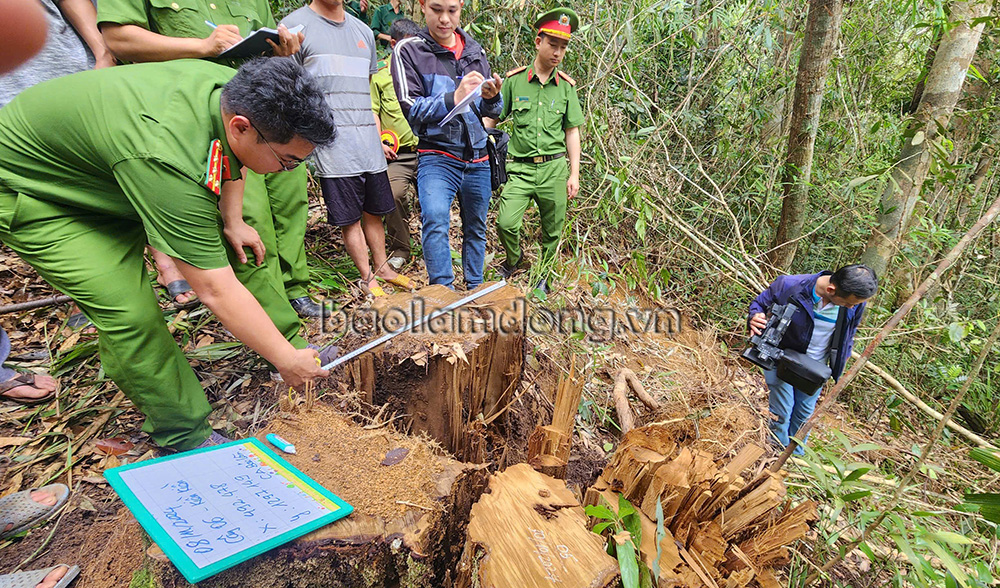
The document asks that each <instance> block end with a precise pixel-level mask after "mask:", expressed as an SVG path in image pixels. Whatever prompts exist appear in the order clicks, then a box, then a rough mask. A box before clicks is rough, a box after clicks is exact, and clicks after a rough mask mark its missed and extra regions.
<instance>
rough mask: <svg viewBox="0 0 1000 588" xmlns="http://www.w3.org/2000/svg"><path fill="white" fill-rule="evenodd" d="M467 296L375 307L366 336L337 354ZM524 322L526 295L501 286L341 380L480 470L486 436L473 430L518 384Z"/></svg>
mask: <svg viewBox="0 0 1000 588" xmlns="http://www.w3.org/2000/svg"><path fill="white" fill-rule="evenodd" d="M484 286H485V285H484ZM465 296H467V294H463V293H458V292H453V291H451V290H449V289H448V288H445V287H444V286H437V285H436V286H428V287H426V288H423V289H421V290H418V291H417V292H415V293H409V292H405V293H397V294H393V295H391V296H388V297H386V298H383V299H379V300H377V301H376V302H375V304H373V305H372V307H371V308H370V309H367V310H366V311H364V312H366V313H368V314H369V316H366V317H364V319H363V320H362V321H360V322H363V323H365V324H369V325H372V327H373V328H372V330H371V332H369V333H365V336H364V337H361V336H350V337H348V338H346V339H345V343H344V344H343V345H342V346H343V347H345V348H351V347H355V346H360V345H361V344H363V343H364V342H365V341H368V340H372V339H374V338H376V337H378V336H381V335H382V334H384V333H385V332H389V331H391V330H393V329H395V328H399V327H400V326H402V325H404V324H406V323H407V322H408V321H412V320H413V319H414V318H415V317H416V318H417V319H419V318H420V317H422V316H426V315H428V314H430V313H432V312H433V311H435V310H437V309H439V308H442V307H444V306H447V305H448V304H451V303H452V302H455V301H457V300H459V299H461V298H463V297H465ZM525 315H526V306H525V300H524V295H523V294H522V293H521V292H520V291H519V290H517V289H516V288H513V287H511V286H506V287H504V288H501V289H499V290H497V291H495V292H492V293H490V294H488V295H487V296H484V297H483V298H480V299H478V300H476V301H475V302H473V303H472V304H469V305H466V306H464V307H461V308H459V309H456V310H454V311H452V312H451V313H448V314H445V315H443V316H441V317H438V318H436V319H434V320H432V321H430V322H429V323H428V324H426V325H424V326H422V327H418V328H416V329H413V330H411V331H409V332H407V333H403V334H401V335H399V336H397V337H395V338H394V339H392V340H390V341H388V342H386V343H385V344H383V345H381V346H379V347H377V348H375V349H374V350H372V352H371V353H367V354H365V355H363V356H361V357H359V358H357V359H356V360H354V361H352V362H349V363H348V364H346V365H345V372H346V373H347V375H348V378H349V379H350V380H352V381H353V382H354V385H355V387H356V388H357V389H358V390H361V391H362V392H364V393H365V394H366V395H370V401H371V402H372V403H373V404H385V403H388V404H389V405H390V406H392V407H393V408H396V409H398V410H399V411H400V412H402V413H405V414H408V415H410V419H411V424H412V430H413V432H415V433H419V432H423V433H427V434H428V435H430V436H431V437H432V438H433V439H435V440H437V441H438V442H439V443H441V445H442V446H443V447H444V448H445V449H447V450H448V451H450V452H451V453H452V454H454V455H455V456H456V457H457V458H458V459H461V460H464V461H471V462H480V461H482V460H483V459H484V458H485V452H484V451H483V450H482V446H483V443H482V431H483V428H482V427H477V426H475V424H474V423H475V421H477V420H481V421H483V422H489V421H490V417H492V416H494V415H496V414H497V413H499V412H501V411H503V410H504V409H505V408H506V406H507V404H508V403H509V401H510V398H511V395H512V393H513V392H514V391H515V390H516V388H517V384H518V382H520V380H521V372H522V369H523V365H524V327H523V325H524V319H525ZM355 320H356V322H357V321H358V319H357V317H356V318H355Z"/></svg>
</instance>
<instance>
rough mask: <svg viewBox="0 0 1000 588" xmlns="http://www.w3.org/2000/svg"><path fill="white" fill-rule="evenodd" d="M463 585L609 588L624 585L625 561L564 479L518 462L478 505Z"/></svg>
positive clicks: (462, 565)
mask: <svg viewBox="0 0 1000 588" xmlns="http://www.w3.org/2000/svg"><path fill="white" fill-rule="evenodd" d="M456 585H457V586H459V587H460V588H514V587H517V588H521V587H524V588H536V587H539V588H540V587H544V586H565V587H566V588H604V587H611V586H617V585H618V562H617V561H616V560H615V559H614V558H612V557H611V556H610V555H608V554H607V552H606V551H605V543H604V540H603V539H602V538H601V537H600V536H598V535H596V534H594V533H591V532H590V531H589V530H588V528H587V515H586V514H584V512H583V507H582V506H581V505H580V502H579V501H578V500H577V499H576V498H575V497H574V496H573V493H572V492H570V491H569V490H568V489H567V488H566V485H565V483H563V482H562V480H556V479H554V478H551V477H549V476H546V475H544V474H541V473H539V472H536V471H535V470H533V469H531V467H530V466H528V465H527V464H518V465H515V466H512V467H510V468H507V469H506V470H504V471H503V472H501V473H499V474H496V475H495V476H492V477H491V478H490V482H489V491H488V493H486V494H483V496H482V498H481V499H480V500H479V502H477V503H476V504H475V505H473V507H472V514H471V518H470V520H469V533H468V542H467V543H466V545H465V551H464V552H463V553H462V560H461V563H460V564H459V568H458V581H457V583H456Z"/></svg>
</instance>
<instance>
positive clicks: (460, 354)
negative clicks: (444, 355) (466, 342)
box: [451, 343, 469, 363]
mask: <svg viewBox="0 0 1000 588" xmlns="http://www.w3.org/2000/svg"><path fill="white" fill-rule="evenodd" d="M451 348H452V349H454V350H455V355H457V356H458V358H459V359H461V360H462V361H464V362H465V363H469V358H468V357H466V356H465V351H463V350H462V344H461V343H452V344H451Z"/></svg>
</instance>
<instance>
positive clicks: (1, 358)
mask: <svg viewBox="0 0 1000 588" xmlns="http://www.w3.org/2000/svg"><path fill="white" fill-rule="evenodd" d="M8 357H10V337H8V336H7V331H5V330H3V329H0V382H6V381H7V380H9V379H11V378H13V377H14V376H16V375H17V372H15V371H14V370H12V369H10V368H5V367H3V362H5V361H7V358H8Z"/></svg>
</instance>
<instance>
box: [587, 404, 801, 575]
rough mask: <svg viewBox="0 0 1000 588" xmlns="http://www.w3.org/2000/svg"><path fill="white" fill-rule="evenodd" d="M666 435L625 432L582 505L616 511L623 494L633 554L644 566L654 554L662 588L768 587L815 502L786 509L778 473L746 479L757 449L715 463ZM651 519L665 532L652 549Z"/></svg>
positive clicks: (655, 430) (655, 429)
mask: <svg viewBox="0 0 1000 588" xmlns="http://www.w3.org/2000/svg"><path fill="white" fill-rule="evenodd" d="M671 437H672V434H671V430H670V429H669V428H667V427H666V426H665V425H655V424H654V425H648V426H646V427H642V428H639V429H635V430H633V431H631V432H630V433H628V434H627V435H626V436H625V437H624V439H623V440H622V443H621V445H620V446H619V448H618V451H616V453H615V455H614V457H613V458H612V460H611V461H610V462H609V463H608V465H607V467H606V468H605V469H604V472H603V473H602V474H601V476H600V478H598V480H597V483H595V484H594V486H592V487H591V488H589V489H588V490H587V494H586V497H585V499H584V503H585V504H588V505H590V504H605V506H607V507H609V508H611V509H613V510H615V511H616V512H617V509H618V496H619V495H622V496H624V497H625V498H626V499H628V500H629V502H631V503H632V505H633V506H635V507H636V508H637V509H638V510H639V516H640V521H641V524H642V537H641V546H640V552H641V555H642V558H643V561H644V562H645V563H646V565H647V566H649V567H650V569H652V565H653V561H654V560H655V559H656V557H657V552H658V551H659V552H660V553H661V555H660V556H659V557H660V562H659V566H660V576H659V580H660V585H661V586H675V587H678V588H684V587H690V588H695V587H700V586H715V587H723V586H725V587H736V586H748V585H750V584H751V582H754V581H755V582H757V583H758V584H761V585H763V584H764V583H766V582H768V581H769V579H770V577H771V576H770V575H769V570H770V569H771V568H774V567H776V566H780V565H784V564H786V563H788V561H789V558H788V551H787V549H785V546H786V545H789V544H791V543H793V542H795V541H797V540H799V539H801V538H802V537H805V535H806V533H807V532H808V531H809V524H810V523H811V522H812V521H815V520H816V519H817V518H818V517H817V512H816V503H815V502H812V501H806V502H803V503H801V504H799V505H798V506H796V507H794V508H792V506H791V505H790V504H789V503H788V502H787V501H786V500H785V486H784V483H783V481H782V478H783V476H782V475H781V474H772V473H771V472H766V471H765V472H762V473H761V474H760V475H757V476H753V475H752V474H751V473H750V472H751V471H752V466H754V465H755V464H756V463H757V462H758V460H759V459H760V458H761V456H762V455H763V454H764V450H763V449H761V448H760V447H756V446H753V445H747V446H745V447H743V448H742V449H741V450H740V451H739V453H737V455H736V456H735V457H733V458H732V459H730V460H728V461H727V460H719V461H716V460H715V459H714V458H713V456H712V455H710V454H708V453H705V452H701V451H692V450H691V449H690V448H688V447H685V446H681V445H678V443H676V442H674V441H673V440H672V438H671ZM744 475H746V476H748V477H752V478H753V479H752V481H750V482H746V481H745V479H744V478H743V476H744ZM657 510H659V511H660V512H659V513H657ZM658 514H659V516H662V520H663V528H664V533H665V534H664V537H663V539H662V540H661V541H660V544H659V546H657V544H656V535H657V518H658Z"/></svg>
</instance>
